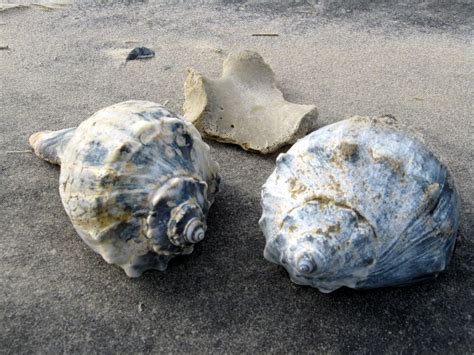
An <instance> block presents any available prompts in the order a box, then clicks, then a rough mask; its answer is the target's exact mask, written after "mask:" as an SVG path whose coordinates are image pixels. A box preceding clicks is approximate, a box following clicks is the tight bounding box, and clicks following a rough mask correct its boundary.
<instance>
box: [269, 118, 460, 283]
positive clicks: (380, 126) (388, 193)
mask: <svg viewBox="0 0 474 355" xmlns="http://www.w3.org/2000/svg"><path fill="white" fill-rule="evenodd" d="M262 208H263V215H262V217H261V219H260V226H261V229H262V231H263V233H264V235H265V238H266V247H265V252H264V256H265V258H266V259H268V260H269V261H271V262H274V263H276V264H280V265H282V266H283V267H285V269H286V270H287V271H288V273H289V275H290V277H291V279H292V281H293V282H295V283H297V284H301V285H309V286H313V287H316V288H318V289H319V290H320V291H322V292H331V291H333V290H335V289H338V288H340V287H342V286H347V287H351V288H374V287H383V286H398V285H406V284H411V283H413V282H416V281H420V280H423V279H428V278H431V277H435V276H436V275H437V274H438V273H439V272H441V271H443V270H445V269H446V267H447V265H448V262H449V259H450V256H451V254H452V252H453V248H454V244H455V240H456V230H457V227H458V196H457V193H456V191H455V187H454V184H453V181H452V178H451V177H450V174H449V172H448V170H447V168H446V167H445V166H444V165H443V164H441V163H440V161H439V160H438V159H437V158H436V157H435V156H434V155H433V154H432V153H431V152H430V151H429V150H428V149H427V147H426V146H425V145H424V144H423V143H422V142H421V141H420V140H418V139H415V138H412V137H411V136H410V135H408V134H406V133H404V130H403V129H400V127H399V125H398V124H397V123H396V121H395V120H394V119H393V118H391V117H381V118H369V117H353V118H352V119H349V120H344V121H340V122H337V123H335V124H332V125H329V126H326V127H323V128H321V129H319V130H318V131H316V132H313V133H311V134H309V135H308V136H306V137H305V138H303V139H301V140H299V141H298V142H297V143H296V144H294V145H293V146H292V147H291V149H290V150H289V151H288V152H287V153H286V154H281V155H279V156H278V158H277V166H276V169H275V170H274V172H273V173H272V174H271V176H270V177H269V178H268V180H267V182H266V183H265V185H264V186H263V189H262Z"/></svg>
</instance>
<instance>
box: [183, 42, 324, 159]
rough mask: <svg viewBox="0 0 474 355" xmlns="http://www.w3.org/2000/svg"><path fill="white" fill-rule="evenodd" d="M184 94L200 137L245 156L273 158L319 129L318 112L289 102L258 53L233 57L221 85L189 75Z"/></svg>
mask: <svg viewBox="0 0 474 355" xmlns="http://www.w3.org/2000/svg"><path fill="white" fill-rule="evenodd" d="M184 94H185V99H186V101H185V103H184V116H185V117H186V118H187V119H189V120H190V121H191V122H192V123H193V124H194V125H195V126H196V127H197V128H198V129H199V131H200V132H201V133H203V134H204V135H205V136H207V137H209V138H211V139H215V140H217V141H220V142H224V143H233V144H238V145H240V146H241V147H242V148H244V149H245V150H251V151H258V152H261V153H270V152H273V151H275V150H277V149H278V148H280V147H281V146H283V145H285V144H290V143H294V142H295V141H296V140H297V139H298V138H301V137H304V136H305V135H306V134H307V133H308V132H310V131H312V130H314V128H315V127H316V119H317V117H318V111H317V110H316V107H315V106H313V105H298V104H294V103H291V102H288V101H286V100H285V99H284V98H283V94H282V93H281V91H280V90H278V88H277V86H276V81H275V74H273V71H272V69H271V68H270V66H269V65H268V64H267V63H265V62H264V60H263V58H262V57H261V56H260V55H259V54H258V53H256V52H251V51H243V52H235V53H231V54H229V56H228V57H227V58H226V60H225V61H224V68H223V71H222V77H221V78H219V79H210V78H207V77H205V76H203V75H201V74H199V73H198V72H196V71H195V70H193V69H190V70H189V73H188V77H187V79H186V82H185V86H184Z"/></svg>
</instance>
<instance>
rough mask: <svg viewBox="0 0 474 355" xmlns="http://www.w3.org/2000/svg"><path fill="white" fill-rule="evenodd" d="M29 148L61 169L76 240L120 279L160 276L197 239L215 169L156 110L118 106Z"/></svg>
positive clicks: (142, 104)
mask: <svg viewBox="0 0 474 355" xmlns="http://www.w3.org/2000/svg"><path fill="white" fill-rule="evenodd" d="M30 144H31V145H32V146H33V148H34V150H35V153H36V154H37V155H38V156H40V157H41V158H43V159H45V160H48V161H50V162H53V163H57V164H60V165H61V173H60V188H59V191H60V195H61V200H62V202H63V205H64V208H65V210H66V212H67V214H68V216H69V218H70V219H71V221H72V223H73V226H74V228H75V229H76V231H77V232H78V234H79V235H80V236H81V238H82V239H83V240H84V241H85V242H86V243H87V244H88V245H89V246H90V247H91V248H92V249H93V250H94V251H96V252H97V253H99V254H101V255H102V257H103V258H104V259H105V260H106V261H107V262H108V263H111V264H117V265H119V266H120V267H122V268H123V269H124V271H125V272H126V273H127V275H128V276H130V277H137V276H140V275H141V273H142V272H143V271H145V270H148V269H157V270H164V269H166V267H167V264H168V261H169V260H170V259H171V258H172V257H174V256H176V255H181V254H189V253H191V252H192V251H193V246H194V244H195V243H197V242H199V241H201V240H202V239H203V238H204V233H205V231H206V216H207V213H208V211H209V208H210V206H211V204H212V203H213V201H214V196H215V194H216V193H217V191H218V186H219V181H220V177H219V174H218V172H217V170H218V165H217V163H215V162H214V161H212V160H211V158H210V156H209V147H208V146H207V145H206V144H205V143H204V142H203V141H202V139H201V136H200V134H199V132H198V131H197V130H196V129H195V128H194V127H193V126H192V125H191V124H190V123H188V122H187V121H186V120H185V119H183V118H181V117H179V116H177V115H176V114H174V113H172V112H170V111H168V110H167V109H166V108H164V107H163V106H161V105H159V104H155V103H152V102H148V101H127V102H122V103H119V104H116V105H113V106H110V107H107V108H104V109H102V110H100V111H98V112H97V113H95V114H94V115H92V116H91V117H90V118H89V119H87V120H85V121H84V122H82V123H81V124H80V125H79V126H78V127H77V128H71V129H68V130H62V131H57V132H38V133H35V134H34V135H32V137H31V138H30Z"/></svg>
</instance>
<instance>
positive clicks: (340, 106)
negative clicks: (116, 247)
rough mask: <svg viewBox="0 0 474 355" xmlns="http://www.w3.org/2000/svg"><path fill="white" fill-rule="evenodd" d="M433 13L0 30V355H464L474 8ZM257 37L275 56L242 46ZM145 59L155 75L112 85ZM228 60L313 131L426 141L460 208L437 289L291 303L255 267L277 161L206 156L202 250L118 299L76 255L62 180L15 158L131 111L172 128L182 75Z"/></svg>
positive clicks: (304, 14) (131, 285)
mask: <svg viewBox="0 0 474 355" xmlns="http://www.w3.org/2000/svg"><path fill="white" fill-rule="evenodd" d="M4 3H5V2H4ZM99 3H102V5H101V6H99V5H98V4H99ZM313 3H314V4H313ZM428 3H431V4H432V6H431V7H430V6H424V7H423V6H421V5H420V6H419V7H417V8H412V11H409V10H410V9H407V8H406V7H404V5H403V4H402V5H400V4H399V5H393V6H392V7H387V6H385V5H377V6H375V5H373V6H372V5H367V3H364V2H359V5H358V6H355V5H347V6H346V7H344V6H343V5H341V3H340V2H337V1H334V2H330V1H328V2H323V5H321V4H319V5H318V4H317V3H316V2H312V1H308V2H306V4H303V5H292V6H287V5H284V3H283V2H279V3H277V5H269V4H268V3H266V2H264V1H261V2H259V1H254V2H245V1H227V2H226V1H221V2H207V3H206V4H202V3H200V2H189V3H188V2H186V3H183V2H175V3H171V2H170V3H168V4H166V3H160V2H158V1H155V2H152V1H150V2H139V1H136V2H131V1H128V2H120V1H119V2H118V3H116V4H112V5H110V2H107V1H104V2H100V1H96V2H95V3H92V2H89V3H88V4H87V5H86V3H82V4H75V5H70V6H66V7H64V8H63V9H61V10H53V11H44V9H43V10H42V9H39V8H37V7H35V8H23V9H10V10H7V11H4V12H0V45H8V48H9V49H8V50H0V108H1V110H0V209H1V211H2V213H1V214H0V228H1V238H0V245H1V247H0V270H1V272H0V352H2V353H5V352H7V353H8V352H12V353H17V352H40V353H57V352H81V353H99V352H100V353H104V352H105V353H112V352H119V353H129V352H151V351H153V352H158V351H164V352H178V353H181V352H194V353H203V352H213V353H221V352H230V353H238V352H257V353H262V352H280V353H286V352H322V351H325V352H326V351H328V352H357V353H368V352H374V353H377V352H380V351H386V352H414V351H419V352H431V351H435V352H439V353H446V352H457V353H460V352H472V351H473V350H474V348H473V345H472V344H473V343H474V328H473V319H472V318H473V313H474V307H473V302H472V299H473V296H474V285H473V280H474V276H473V271H474V252H473V246H474V242H473V235H474V221H473V219H474V216H473V215H474V202H473V200H474V199H473V197H474V184H473V173H474V167H473V163H472V159H473V153H474V149H473V146H474V138H473V137H474V119H473V116H472V111H473V104H472V101H473V100H472V98H473V88H474V82H473V80H474V76H473V68H474V57H473V46H472V7H470V5H469V2H467V1H466V2H462V1H459V2H456V3H455V5H452V6H451V5H446V6H445V7H442V6H441V5H439V6H438V7H437V4H438V3H442V2H436V1H432V2H428ZM361 4H362V5H363V4H366V5H367V6H366V7H363V6H362V5H361ZM384 6H385V7H384ZM46 10H47V9H46ZM262 32H264V33H277V34H278V35H279V36H275V37H255V36H251V34H253V33H262ZM139 45H144V46H147V47H150V48H153V49H154V50H155V52H156V57H155V58H153V59H150V60H144V61H133V62H129V63H128V64H127V65H126V66H123V65H122V64H123V61H124V58H125V56H126V53H127V52H128V51H129V50H131V49H132V48H133V47H136V46H139ZM238 49H250V50H256V51H258V52H259V53H261V54H262V56H263V57H264V58H265V60H266V61H267V62H268V63H269V64H270V65H271V66H272V68H273V69H274V71H275V73H276V76H277V79H278V81H279V83H280V87H281V88H282V90H283V92H284V94H285V96H286V98H287V99H289V100H291V101H294V102H297V103H303V104H310V103H312V104H315V105H316V106H317V107H318V109H319V112H320V118H319V125H320V126H323V125H326V124H329V123H332V122H335V121H338V120H341V119H344V118H348V117H350V116H352V115H356V114H358V115H380V114H392V115H394V116H395V117H397V118H398V119H399V120H400V121H401V122H403V123H405V124H407V125H408V126H410V127H411V128H413V129H415V130H418V131H419V132H421V133H422V134H423V135H424V136H425V140H426V141H427V143H428V144H429V145H430V146H432V147H433V149H434V150H435V152H436V153H437V154H439V155H440V156H441V157H442V158H443V160H444V161H445V162H446V163H447V165H448V166H449V167H450V168H451V170H452V172H453V174H454V177H455V179H456V183H457V187H458V191H459V194H460V196H461V200H462V206H461V227H460V231H459V236H458V244H457V249H456V251H455V254H454V257H453V259H452V262H451V264H450V267H449V269H448V271H447V272H446V273H444V274H442V275H440V277H439V278H438V279H436V280H434V281H432V282H427V283H424V284H419V285H415V286H411V287H405V288H389V289H378V290H371V291H353V290H349V289H341V290H338V291H336V292H334V293H332V294H329V295H325V294H321V293H320V292H318V291H317V290H316V289H311V288H307V287H300V286H296V285H293V284H292V283H291V282H290V280H289V278H288V276H287V274H286V272H285V271H284V270H283V269H282V268H280V267H278V266H276V265H273V264H270V263H269V262H267V261H266V260H264V259H263V257H262V254H263V247H264V244H265V243H264V238H263V235H262V233H261V232H260V230H259V228H258V224H257V222H258V219H259V217H260V213H261V209H260V205H259V201H260V187H261V185H262V184H263V183H264V182H265V180H266V178H267V177H268V176H269V174H270V173H271V172H272V170H273V168H274V162H275V158H276V154H274V155H271V156H260V155H257V154H251V153H246V152H244V151H242V150H241V149H240V148H238V147H234V146H229V145H223V144H219V143H214V142H209V144H210V146H211V154H212V156H213V157H214V158H215V159H216V160H217V161H218V162H219V164H220V165H221V173H222V177H223V185H222V192H221V193H220V195H218V197H217V200H216V202H215V205H213V207H212V209H211V211H210V215H209V218H208V233H207V236H206V239H205V240H204V241H203V242H202V243H200V244H199V245H198V246H197V247H196V249H195V252H194V253H193V254H192V255H190V256H187V257H182V258H177V259H175V260H173V261H172V262H171V263H170V266H169V269H168V270H167V271H166V272H147V273H145V274H144V275H143V276H142V277H141V278H139V279H128V278H127V277H126V276H125V274H124V273H123V271H122V270H120V269H118V268H116V267H113V266H110V265H107V264H106V263H105V262H104V261H103V260H102V258H101V257H100V256H99V255H96V254H94V253H93V252H92V251H91V250H90V249H88V248H87V246H86V245H85V244H84V243H83V242H82V241H81V240H80V238H79V237H78V236H77V235H76V233H75V231H74V230H73V227H72V225H71V223H70V221H69V220H68V218H67V216H66V213H65V212H64V210H63V208H62V205H61V201H60V198H59V192H58V177H59V169H58V168H57V167H55V166H52V165H49V164H48V163H46V162H44V161H41V160H40V159H38V158H37V157H36V156H34V155H33V154H31V153H11V152H10V153H9V151H23V150H27V149H29V147H28V144H27V139H28V136H29V135H30V134H31V133H33V132H35V131H38V130H44V129H50V130H55V129H61V128H66V127H72V126H77V125H78V124H79V123H80V122H81V121H82V120H84V119H85V118H87V117H88V116H89V115H91V114H92V113H94V112H95V111H97V110H98V109H100V108H102V107H105V106H107V105H110V104H113V103H117V102H120V101H124V100H128V99H146V100H151V101H156V102H161V103H163V102H165V101H167V100H168V105H167V106H168V107H169V108H170V109H172V110H174V111H176V112H178V113H181V112H182V110H181V108H182V104H183V83H184V80H185V77H186V68H188V67H193V68H196V69H197V70H199V71H201V72H202V73H205V74H206V75H210V76H215V77H216V76H218V75H220V70H221V65H222V61H223V59H224V58H225V55H226V53H228V52H229V51H230V50H238Z"/></svg>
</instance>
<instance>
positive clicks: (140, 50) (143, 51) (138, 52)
mask: <svg viewBox="0 0 474 355" xmlns="http://www.w3.org/2000/svg"><path fill="white" fill-rule="evenodd" d="M154 56H155V52H153V50H151V49H150V48H146V47H136V48H134V49H132V51H131V52H130V53H128V56H127V59H126V60H135V59H147V58H153V57H154Z"/></svg>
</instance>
